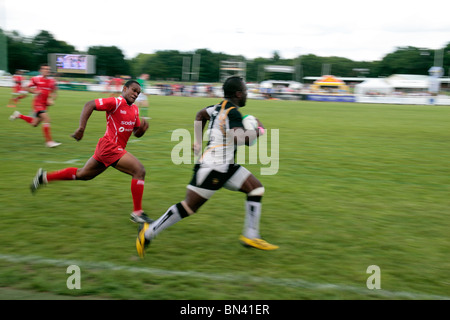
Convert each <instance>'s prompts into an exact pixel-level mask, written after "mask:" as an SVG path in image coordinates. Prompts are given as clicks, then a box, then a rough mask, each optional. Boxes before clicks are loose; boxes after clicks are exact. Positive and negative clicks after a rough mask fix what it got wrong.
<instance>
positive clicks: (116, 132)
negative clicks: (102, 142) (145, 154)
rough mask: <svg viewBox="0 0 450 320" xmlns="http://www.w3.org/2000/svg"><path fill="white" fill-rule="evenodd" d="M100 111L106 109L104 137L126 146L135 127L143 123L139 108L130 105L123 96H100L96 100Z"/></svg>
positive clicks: (96, 106) (123, 146) (96, 105)
mask: <svg viewBox="0 0 450 320" xmlns="http://www.w3.org/2000/svg"><path fill="white" fill-rule="evenodd" d="M95 108H96V110H98V111H106V132H105V135H104V136H103V137H104V138H106V139H108V140H110V141H112V142H114V143H116V144H118V145H119V146H121V147H122V148H125V147H126V145H127V142H128V139H129V138H130V136H131V134H132V133H133V129H134V128H135V127H139V126H140V125H141V120H140V119H139V108H138V107H137V106H136V105H135V104H132V105H131V106H129V105H128V104H127V101H126V100H125V99H124V98H123V97H122V96H120V97H117V98H116V97H110V98H100V99H96V100H95Z"/></svg>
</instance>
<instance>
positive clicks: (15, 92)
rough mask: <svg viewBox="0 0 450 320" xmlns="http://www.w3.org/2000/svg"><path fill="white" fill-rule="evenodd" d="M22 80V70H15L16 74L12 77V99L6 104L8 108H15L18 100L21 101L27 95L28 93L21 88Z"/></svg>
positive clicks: (23, 78)
mask: <svg viewBox="0 0 450 320" xmlns="http://www.w3.org/2000/svg"><path fill="white" fill-rule="evenodd" d="M24 80H25V77H24V76H23V70H16V73H15V74H14V76H13V81H14V86H13V89H12V97H11V99H9V103H8V107H9V108H15V107H16V106H17V103H19V101H20V99H23V98H25V97H26V96H27V95H28V91H26V90H25V89H24V88H23V81H24Z"/></svg>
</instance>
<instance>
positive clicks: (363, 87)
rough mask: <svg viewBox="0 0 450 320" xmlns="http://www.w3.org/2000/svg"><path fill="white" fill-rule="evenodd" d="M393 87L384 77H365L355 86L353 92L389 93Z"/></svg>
mask: <svg viewBox="0 0 450 320" xmlns="http://www.w3.org/2000/svg"><path fill="white" fill-rule="evenodd" d="M393 91H394V87H393V86H392V85H390V84H389V83H388V82H386V80H384V79H378V78H374V79H367V80H366V81H364V82H361V83H360V84H357V85H356V86H355V93H356V94H359V95H368V94H391V93H392V92H393Z"/></svg>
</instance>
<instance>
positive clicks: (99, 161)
mask: <svg viewBox="0 0 450 320" xmlns="http://www.w3.org/2000/svg"><path fill="white" fill-rule="evenodd" d="M140 92H141V87H140V86H139V83H137V81H134V80H130V81H128V82H127V83H126V84H125V85H124V87H123V89H122V95H121V96H120V97H117V98H116V97H109V98H104V99H102V98H100V99H96V100H91V101H88V102H87V103H86V104H85V105H84V108H83V110H82V111H81V116H80V125H79V128H78V129H77V130H76V131H75V133H74V134H73V135H72V137H73V138H74V139H75V140H77V141H80V140H81V139H82V138H83V135H84V131H85V129H86V125H87V122H88V119H89V118H90V116H91V115H92V112H93V111H94V110H97V111H105V112H106V126H107V127H106V132H105V135H104V136H103V137H102V138H100V140H99V141H98V144H97V148H96V150H95V153H94V155H93V156H92V157H91V158H90V159H89V160H88V161H87V162H86V164H85V165H84V167H82V168H73V167H70V168H65V169H62V170H58V171H53V172H46V171H44V170H43V169H42V168H40V169H39V170H38V172H37V174H36V176H35V177H34V179H33V182H32V184H31V192H32V193H35V192H36V190H37V189H38V188H40V187H42V186H43V185H46V184H48V183H52V182H54V181H57V180H91V179H93V178H95V177H96V176H98V175H99V174H101V173H102V172H103V171H105V170H106V169H107V168H108V167H110V166H112V167H114V168H115V169H117V170H119V171H121V172H124V173H126V174H129V175H131V176H132V178H131V195H132V198H133V212H132V213H131V220H132V221H133V222H136V223H144V222H151V221H152V220H151V219H149V218H148V216H147V215H146V214H145V213H144V210H143V209H142V196H143V193H144V179H145V168H144V166H143V165H142V163H141V162H140V161H139V160H138V159H137V158H136V157H135V156H133V155H132V154H131V153H129V152H127V151H126V150H125V147H126V145H127V142H128V139H129V138H130V136H131V134H132V133H133V134H134V135H135V136H136V137H138V138H139V137H142V136H143V135H144V133H145V132H146V131H147V129H148V122H147V121H146V120H144V119H143V121H141V120H140V118H139V109H138V107H137V106H136V105H135V104H134V102H135V100H136V98H137V97H138V95H139V93H140Z"/></svg>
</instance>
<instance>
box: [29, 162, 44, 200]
mask: <svg viewBox="0 0 450 320" xmlns="http://www.w3.org/2000/svg"><path fill="white" fill-rule="evenodd" d="M46 184H47V172H46V171H44V170H43V169H42V168H39V169H38V171H37V173H36V175H35V176H34V179H33V181H32V182H31V185H30V189H31V193H33V194H34V193H35V192H36V190H37V189H39V188H40V187H42V186H44V185H46Z"/></svg>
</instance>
